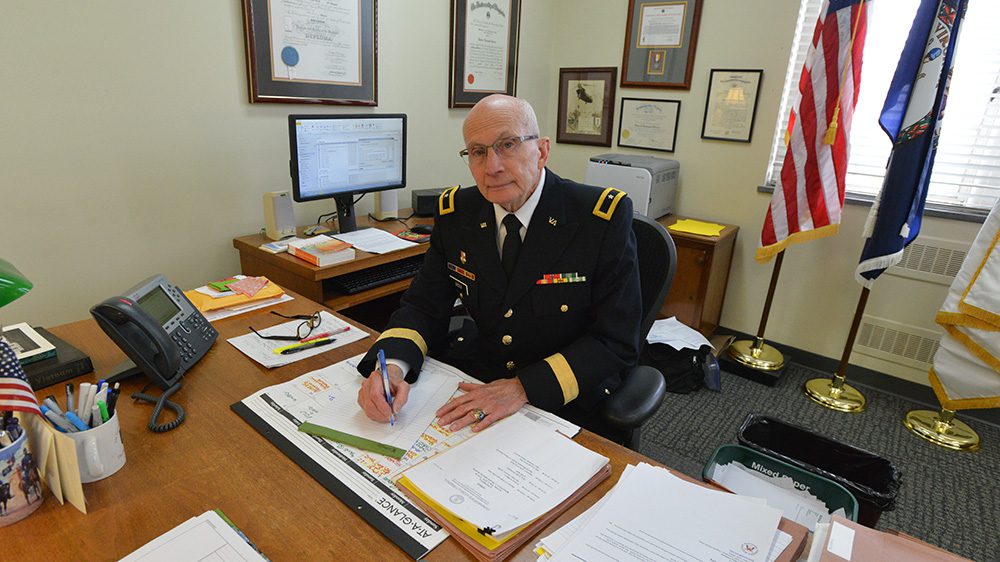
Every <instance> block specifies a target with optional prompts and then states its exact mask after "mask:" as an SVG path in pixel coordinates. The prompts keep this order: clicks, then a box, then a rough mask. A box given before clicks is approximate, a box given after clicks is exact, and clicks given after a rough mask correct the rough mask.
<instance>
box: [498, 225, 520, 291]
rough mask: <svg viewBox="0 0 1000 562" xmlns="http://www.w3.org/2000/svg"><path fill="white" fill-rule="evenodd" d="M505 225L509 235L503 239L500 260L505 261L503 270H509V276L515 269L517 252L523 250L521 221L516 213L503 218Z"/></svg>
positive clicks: (508, 276)
mask: <svg viewBox="0 0 1000 562" xmlns="http://www.w3.org/2000/svg"><path fill="white" fill-rule="evenodd" d="M503 226H504V228H506V229H507V236H506V237H505V238H504V239H503V252H501V254H500V261H501V263H503V270H504V271H506V272H507V278H508V279H509V278H510V274H511V272H512V271H514V264H515V263H516V262H517V254H518V252H520V251H521V221H519V220H517V217H516V216H515V215H514V213H510V214H508V215H507V216H506V217H504V218H503Z"/></svg>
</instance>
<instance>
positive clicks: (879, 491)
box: [739, 414, 902, 528]
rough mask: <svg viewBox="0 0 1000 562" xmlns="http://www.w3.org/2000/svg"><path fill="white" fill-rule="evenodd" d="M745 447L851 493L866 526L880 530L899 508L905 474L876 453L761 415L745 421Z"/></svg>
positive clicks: (741, 435)
mask: <svg viewBox="0 0 1000 562" xmlns="http://www.w3.org/2000/svg"><path fill="white" fill-rule="evenodd" d="M739 441H740V444H742V445H744V446H746V447H750V448H751V449H754V450H756V451H759V452H761V453H764V454H766V455H770V456H772V457H775V458H778V459H781V460H783V461H785V462H787V463H790V464H792V465H795V466H798V467H800V468H803V469H805V470H808V471H810V472H813V473H815V474H819V475H820V476H824V477H826V478H829V479H830V480H833V481H834V482H837V483H839V484H841V485H842V486H844V487H845V488H847V489H848V490H849V491H850V492H851V493H852V494H854V497H856V498H857V500H858V523H861V524H862V525H866V526H868V527H872V528H874V527H875V524H876V523H878V518H879V517H880V516H881V515H882V512H883V511H892V510H893V509H895V507H896V493H897V492H898V491H899V482H900V478H901V477H902V473H901V472H900V471H899V469H898V468H896V466H895V465H893V464H892V463H891V462H889V461H888V460H887V459H884V458H882V457H880V456H878V455H876V454H875V453H872V452H870V451H865V450H864V449H859V448H857V447H854V446H851V445H848V444H846V443H841V442H840V441H836V440H833V439H830V438H829V437H824V436H822V435H820V434H818V433H815V432H813V431H810V430H808V429H805V428H802V427H798V426H795V425H791V424H788V423H785V422H783V421H781V420H776V419H774V418H769V417H767V416H762V415H760V414H750V415H748V416H747V419H745V420H744V421H743V425H742V426H740V433H739Z"/></svg>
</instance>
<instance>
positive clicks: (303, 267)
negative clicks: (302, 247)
mask: <svg viewBox="0 0 1000 562" xmlns="http://www.w3.org/2000/svg"><path fill="white" fill-rule="evenodd" d="M400 213H401V214H402V215H403V216H406V215H408V214H409V213H410V210H409V209H401V210H400ZM404 223H405V224H404ZM416 224H434V219H432V218H424V217H414V218H410V219H406V220H405V221H403V222H399V221H395V220H394V221H387V222H375V221H372V220H371V219H369V218H368V217H358V228H359V229H360V228H367V227H370V226H372V227H375V228H381V229H382V230H385V231H387V232H391V233H393V234H398V233H400V232H402V231H404V230H406V229H407V228H409V227H411V226H413V225H416ZM305 229H306V227H299V229H298V231H297V235H298V236H300V237H301V236H305V235H304V234H303V233H302V231H303V230H305ZM266 242H271V240H270V239H268V238H266V237H265V236H264V235H263V234H250V235H247V236H240V237H238V238H234V239H233V247H234V248H236V249H237V250H238V251H239V253H240V269H241V271H242V272H243V273H244V274H246V275H264V276H266V277H267V278H268V279H270V280H271V281H274V282H275V283H277V284H279V285H281V286H282V287H285V288H286V289H290V290H292V291H295V292H297V293H300V294H302V295H304V296H305V297H306V298H309V299H311V300H313V301H316V302H319V303H323V304H324V305H326V306H327V307H329V308H331V309H333V310H343V309H345V308H348V307H351V306H354V305H357V304H360V303H363V302H368V301H370V300H373V299H376V298H379V297H383V296H386V295H389V294H392V293H398V292H400V291H403V290H405V289H406V288H407V287H409V286H410V279H404V280H402V281H395V282H393V283H389V284H387V285H383V286H382V287H377V288H375V289H372V290H368V291H363V292H361V293H358V294H355V295H339V294H334V293H332V292H331V291H329V290H327V289H326V288H325V287H324V284H323V280H324V279H329V278H331V277H336V276H337V275H343V274H345V273H350V272H352V271H358V270H361V269H368V268H370V267H374V266H376V265H381V264H384V263H390V262H394V261H397V260H401V259H405V258H408V257H412V256H419V255H420V254H423V253H425V252H426V251H427V244H417V245H416V246H413V247H411V248H407V249H405V250H399V251H395V252H391V253H388V254H370V253H368V252H362V251H358V252H357V255H356V257H355V258H354V259H353V260H351V261H347V262H341V263H338V264H335V265H331V266H328V267H316V266H314V265H312V264H311V263H309V262H307V261H305V260H301V259H299V258H296V257H294V256H290V255H288V254H287V253H281V254H271V253H268V252H265V251H264V250H261V249H260V245H261V244H264V243H266Z"/></svg>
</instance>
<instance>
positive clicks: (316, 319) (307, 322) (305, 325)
mask: <svg viewBox="0 0 1000 562" xmlns="http://www.w3.org/2000/svg"><path fill="white" fill-rule="evenodd" d="M271 314H273V315H275V316H280V317H282V318H288V319H289V320H304V322H302V323H301V324H299V325H298V326H297V327H296V328H295V334H296V335H294V336H265V335H264V334H261V333H260V332H258V331H257V330H254V329H253V326H247V327H248V328H250V331H251V332H253V333H255V334H257V337H259V338H261V339H265V340H279V341H301V340H304V339H306V338H308V337H309V334H311V333H312V331H313V330H315V329H316V327H317V326H319V325H320V322H321V319H320V316H319V312H314V313H313V314H311V315H309V314H293V315H291V316H286V315H284V314H282V313H280V312H275V311H273V310H272V311H271Z"/></svg>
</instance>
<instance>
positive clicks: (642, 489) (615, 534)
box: [552, 464, 781, 562]
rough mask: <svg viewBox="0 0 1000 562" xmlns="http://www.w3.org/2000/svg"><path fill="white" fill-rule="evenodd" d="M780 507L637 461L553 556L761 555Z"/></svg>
mask: <svg viewBox="0 0 1000 562" xmlns="http://www.w3.org/2000/svg"><path fill="white" fill-rule="evenodd" d="M780 520H781V512H780V511H779V510H776V509H773V508H770V507H767V506H766V505H761V504H759V503H757V502H753V501H747V498H741V497H740V496H737V495H734V494H729V493H725V492H719V491H716V490H711V489H708V488H705V487H703V486H698V485H696V484H691V483H689V482H684V481H682V480H681V479H679V478H677V477H675V476H672V475H670V474H669V473H668V472H667V471H666V470H664V469H661V468H657V467H653V466H650V465H646V464H640V465H639V466H637V467H636V468H635V469H634V470H633V471H632V472H631V473H630V474H629V477H628V478H627V479H624V480H622V481H619V483H618V485H617V486H615V488H614V491H613V495H612V496H611V497H610V498H609V499H608V501H607V502H606V503H605V504H604V505H603V506H602V507H601V509H600V510H599V511H598V512H597V514H595V515H594V517H593V518H592V519H591V520H590V521H589V522H587V523H586V524H585V525H584V526H583V528H582V529H580V530H579V531H578V532H577V533H576V534H575V535H574V536H573V538H572V539H571V540H570V541H569V543H568V544H567V545H566V546H565V547H564V548H562V549H561V550H560V551H559V552H557V553H556V555H555V556H554V557H553V558H552V559H553V560H555V561H559V560H574V561H577V560H591V561H611V560H615V561H637V562H638V561H647V560H705V561H719V562H723V561H735V560H739V561H746V562H765V560H767V554H768V551H769V550H770V547H771V544H772V542H773V541H774V538H775V531H776V530H777V529H778V522H779V521H780Z"/></svg>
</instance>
